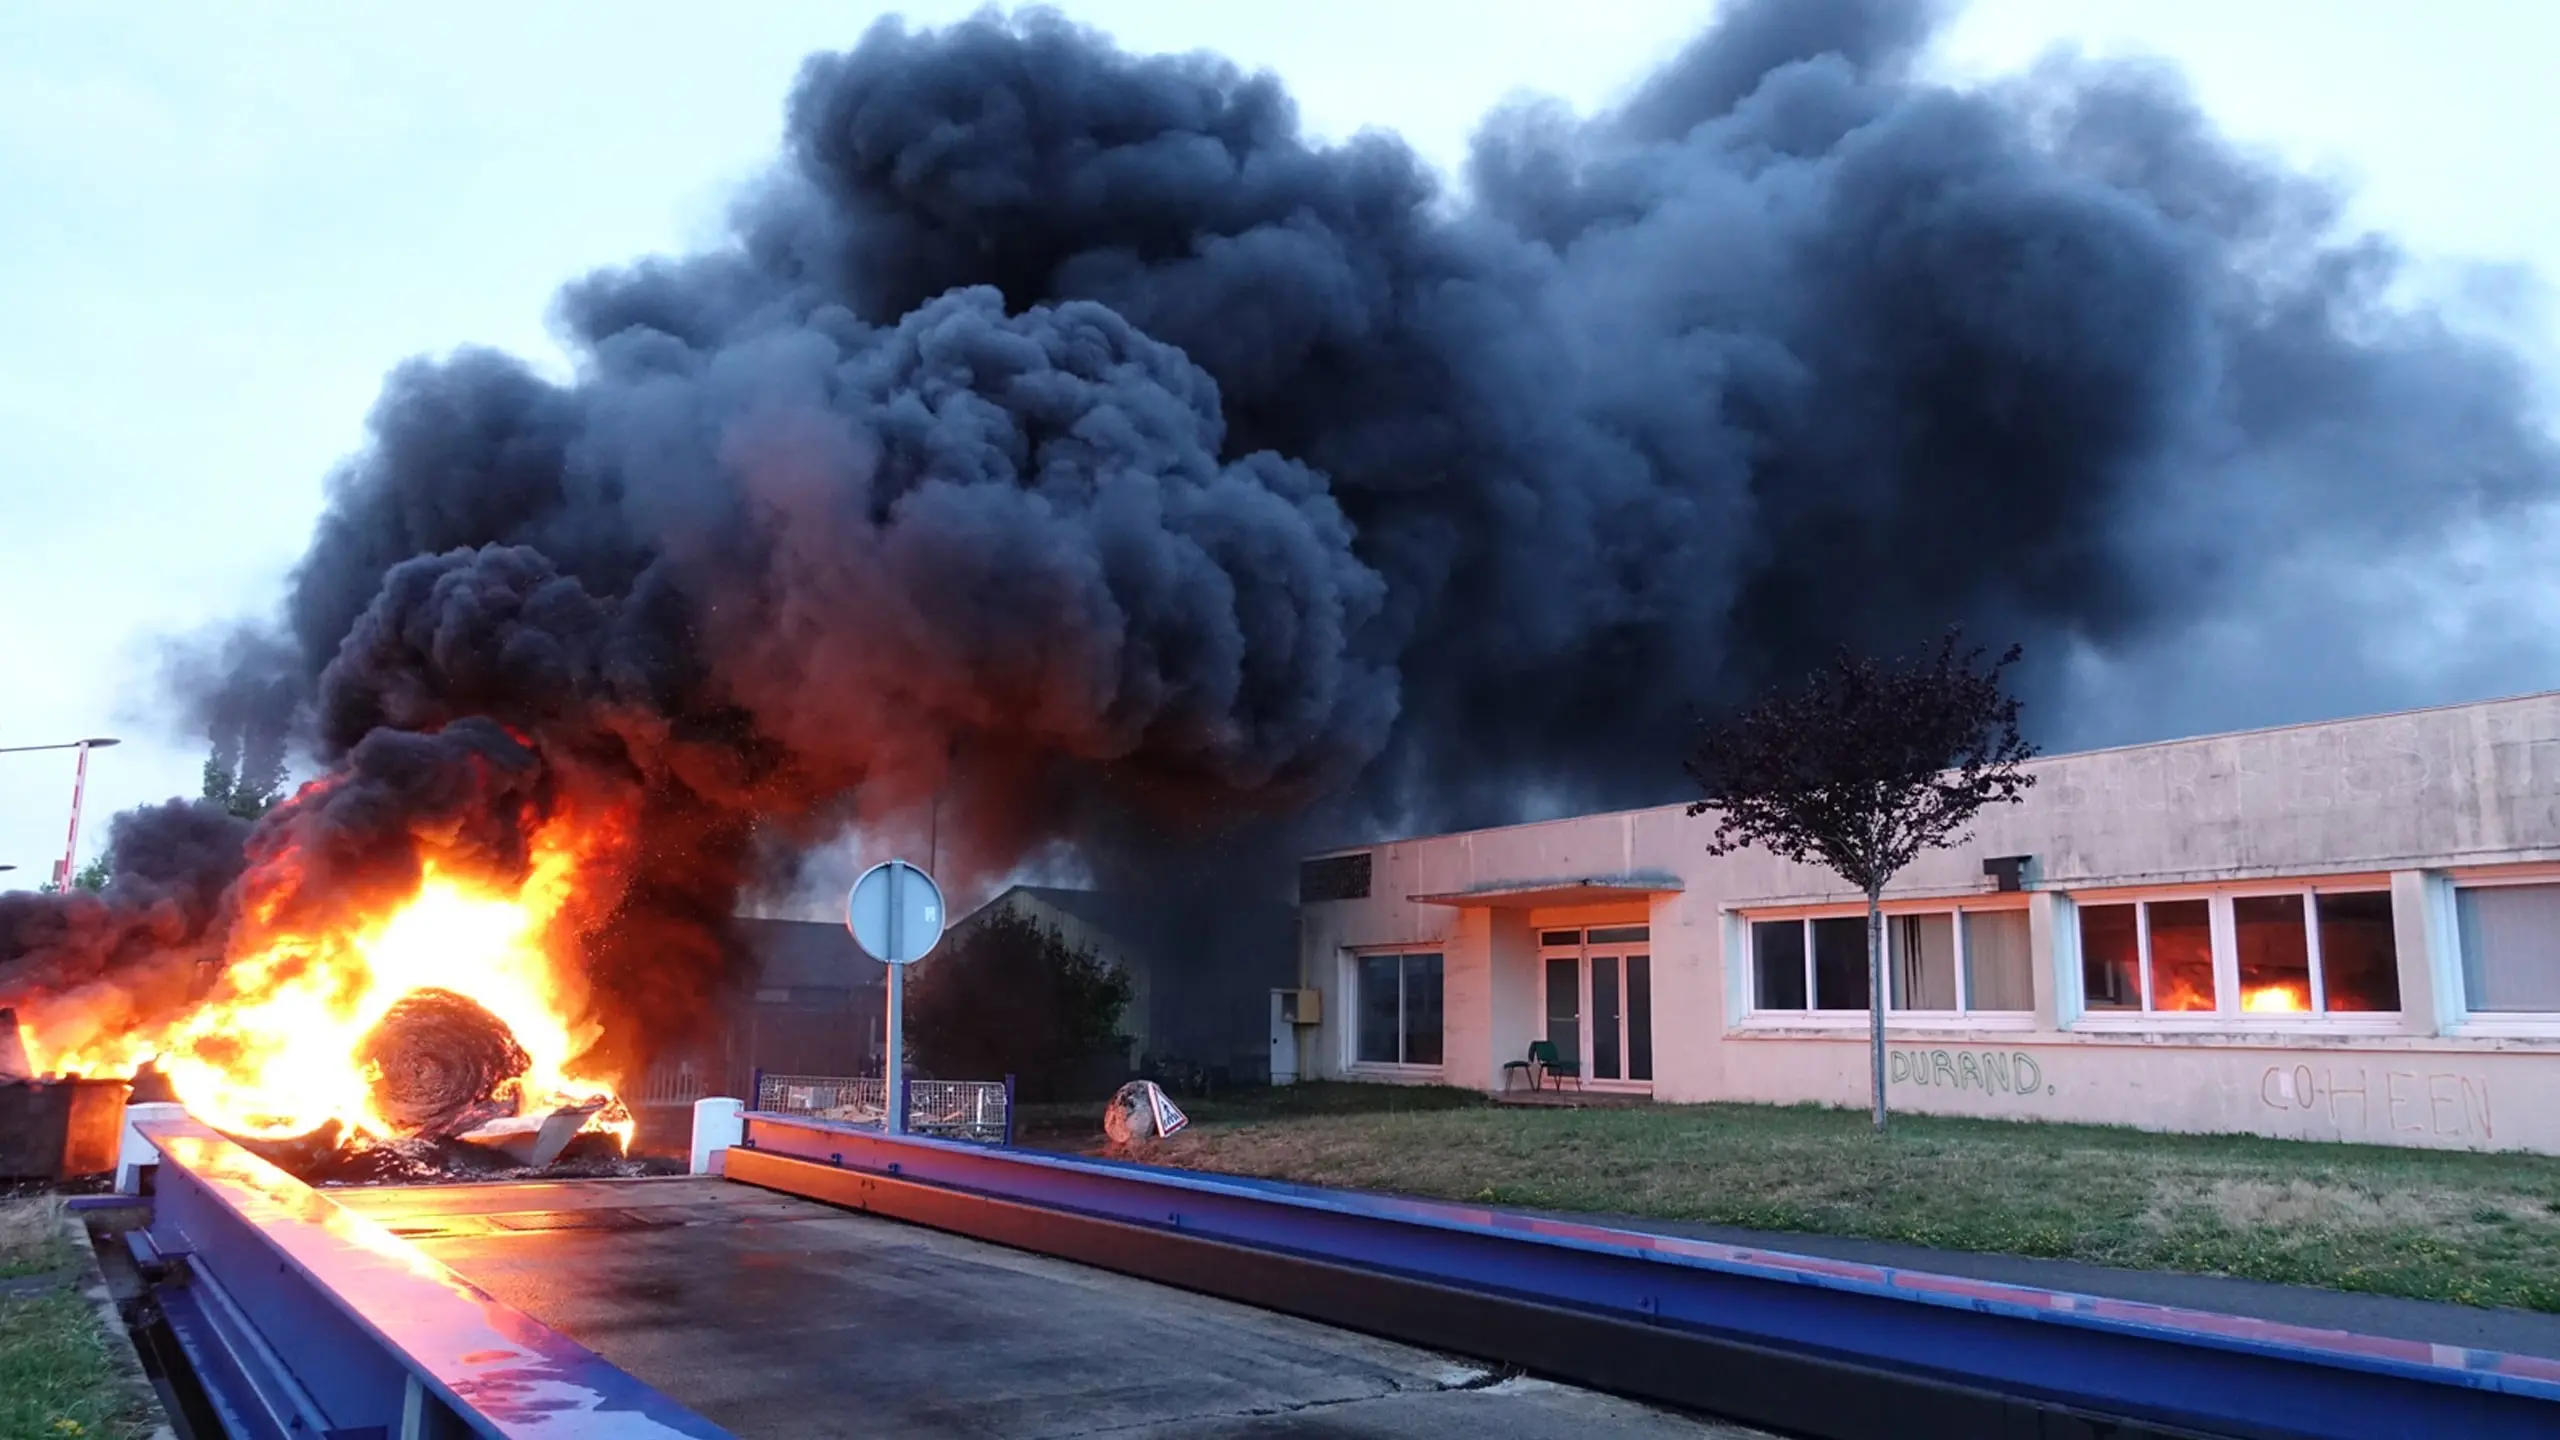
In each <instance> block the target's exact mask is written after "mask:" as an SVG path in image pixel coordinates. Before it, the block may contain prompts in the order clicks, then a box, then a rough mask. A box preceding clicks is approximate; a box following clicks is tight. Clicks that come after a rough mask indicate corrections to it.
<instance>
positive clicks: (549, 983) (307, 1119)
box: [29, 825, 632, 1145]
mask: <svg viewBox="0 0 2560 1440" xmlns="http://www.w3.org/2000/svg"><path fill="white" fill-rule="evenodd" d="M567 829H568V827H566V826H559V825H555V826H553V827H550V828H547V829H546V830H545V831H544V832H543V833H542V834H541V835H538V836H537V837H536V839H535V842H534V846H533V863H532V865H531V866H530V868H529V870H528V873H527V875H526V878H525V880H524V882H523V883H522V884H521V885H519V886H516V887H514V892H513V893H507V891H506V888H505V887H503V886H497V885H492V884H488V883H485V882H480V881H476V880H473V879H470V878H466V877H464V876H461V875H457V874H453V873H448V872H447V871H445V870H443V869H440V868H439V867H438V866H436V865H435V864H434V863H433V862H430V863H429V864H428V865H427V866H426V867H425V869H424V872H423V874H422V876H421V878H420V881H419V884H418V888H417V890H416V891H415V892H414V893H413V894H411V895H410V896H408V897H407V898H406V899H405V900H403V901H401V902H400V903H398V904H396V905H394V906H393V907H391V908H390V909H388V910H387V911H385V912H383V913H381V914H379V915H378V916H374V917H369V918H368V920H366V921H365V922H363V923H360V924H359V925H357V926H355V927H354V928H352V929H350V930H348V931H345V932H343V933H323V934H309V935H305V934H293V933H284V934H274V935H268V936H262V937H261V938H260V940H259V941H258V942H256V945H257V948H254V949H252V950H250V951H248V952H247V953H241V954H235V955H234V956H233V957H232V959H231V962H230V964H229V966H228V967H227V968H226V970H225V971H224V974H223V976H222V979H221V981H220V983H219V984H218V986H217V987H216V988H215V990H214V992H213V993H212V994H211V995H210V996H208V997H207V998H206V999H205V1000H204V1001H202V1002H201V1003H200V1004H198V1005H197V1006H196V1007H195V1008H194V1009H193V1010H191V1011H190V1012H188V1013H187V1014H186V1015H184V1016H183V1017H181V1018H180V1019H178V1020H176V1021H175V1022H173V1023H171V1024H169V1025H167V1026H165V1027H161V1028H159V1029H157V1030H154V1031H150V1032H147V1033H142V1034H130V1033H129V1034H124V1035H113V1036H101V1037H97V1038H96V1039H94V1040H91V1041H89V1042H88V1043H85V1044H82V1045H79V1046H77V1047H74V1048H70V1049H66V1050H63V1051H61V1052H58V1053H47V1051H46V1048H45V1045H44V1038H43V1036H42V1035H40V1034H39V1035H36V1036H34V1037H31V1039H32V1043H31V1044H30V1047H29V1048H30V1051H31V1055H30V1058H31V1059H33V1060H34V1062H35V1065H36V1068H37V1070H38V1071H39V1072H48V1071H50V1072H59V1073H69V1074H89V1075H128V1074H131V1073H132V1072H133V1071H134V1070H135V1069H137V1068H139V1067H140V1065H141V1064H142V1063H143V1062H145V1061H153V1062H156V1063H157V1064H158V1066H159V1068H160V1070H161V1071H162V1072H163V1073H164V1074H166V1075H167V1076H168V1077H169V1080H170V1082H171V1084H172V1085H173V1086H174V1087H175V1089H176V1091H177V1093H178V1096H179V1098H180V1099H181V1100H183V1101H184V1102H185V1103H186V1105H187V1108H188V1109H189V1110H190V1111H191V1112H193V1113H194V1114H195V1115H196V1116H197V1118H199V1119H202V1120H203V1121H205V1122H206V1123H207V1124H210V1125H212V1126H214V1127H215V1128H217V1129H221V1130H226V1131H229V1132H231V1133H234V1134H243V1135H252V1136H262V1137H285V1136H293V1135H303V1134H308V1133H310V1132H311V1131H313V1130H316V1129H318V1128H320V1127H321V1126H322V1125H324V1124H326V1123H327V1122H329V1121H331V1120H335V1121H337V1122H338V1123H339V1125H340V1126H341V1127H343V1128H344V1130H345V1131H347V1132H349V1133H350V1134H363V1135H371V1136H375V1137H389V1136H392V1135H394V1134H396V1133H398V1132H397V1127H395V1126H393V1125H391V1124H389V1123H388V1122H386V1121H385V1120H384V1119H383V1118H382V1116H381V1115H379V1114H377V1113H376V1111H375V1106H374V1098H373V1088H372V1082H373V1079H374V1076H373V1075H372V1074H371V1073H369V1072H368V1069H367V1067H366V1065H365V1063H364V1062H363V1061H361V1060H360V1059H358V1058H357V1052H358V1050H359V1048H360V1047H361V1045H362V1043H363V1040H364V1037H365V1035H366V1033H367V1032H368V1031H370V1030H371V1029H372V1028H373V1027H374V1025H375V1024H376V1023H378V1022H379V1021H380V1020H381V1019H382V1017H383V1015H384V1014H385V1012H387V1011H389V1010H390V1009H391V1007H392V1005H393V1004H394V1003H396V1002H397V1001H398V1000H399V999H400V998H401V997H402V996H404V995H407V994H409V993H411V992H412V991H415V990H419V989H423V988H428V987H435V988H440V989H444V990H450V991H453V992H456V993H458V994H461V995H464V996H467V997H469V998H470V999H471V1000H473V1001H475V1002H477V1003H478V1004H479V1005H481V1006H482V1007H483V1008H485V1009H486V1010H488V1011H489V1012H490V1013H491V1014H493V1015H495V1016H497V1017H498V1019H499V1020H501V1021H503V1022H505V1024H506V1026H507V1028H508V1029H510V1030H511V1031H513V1032H514V1034H515V1038H516V1041H517V1043H518V1044H520V1045H522V1046H523V1047H524V1050H525V1052H526V1054H527V1055H528V1056H529V1057H531V1060H532V1065H531V1068H530V1069H529V1070H528V1071H527V1072H526V1074H525V1075H524V1077H523V1078H522V1080H521V1081H520V1082H518V1085H517V1093H516V1095H515V1099H516V1100H517V1102H518V1109H519V1113H522V1114H527V1115H537V1114H543V1113H548V1112H549V1111H550V1110H552V1109H554V1108H556V1107H559V1106H562V1105H577V1104H587V1103H597V1104H600V1105H601V1106H602V1108H601V1109H599V1110H598V1111H597V1113H596V1114H595V1115H594V1116H593V1117H592V1118H591V1119H590V1120H589V1121H588V1122H587V1125H586V1128H587V1129H589V1130H602V1131H606V1132H608V1133H611V1134H613V1135H614V1136H615V1137H616V1139H617V1141H618V1142H619V1143H622V1144H626V1145H627V1144H628V1142H629V1140H630V1134H631V1129H632V1121H631V1119H630V1116H629V1112H628V1111H627V1110H626V1109H624V1107H623V1106H622V1105H621V1104H620V1103H619V1102H618V1101H617V1100H616V1098H615V1096H614V1094H613V1088H612V1086H611V1085H609V1084H608V1083H606V1082H605V1081H604V1080H602V1079H600V1078H598V1077H596V1076H593V1075H586V1074H581V1073H580V1072H579V1070H578V1068H577V1060H578V1058H579V1057H580V1056H581V1055H583V1054H585V1053H586V1052H587V1050H588V1049H589V1047H590V1046H592V1045H593V1044H594V1042H595V1041H596V1039H597V1038H598V1036H599V1034H600V1027H599V1026H597V1025H596V1024H594V1023H593V1022H591V1021H583V1020H581V1019H579V1018H578V1017H580V1016H581V1015H583V1014H585V1013H586V1011H587V1005H586V1000H587V995H586V992H585V986H584V983H583V981H582V979H581V978H580V977H579V976H578V974H577V971H576V969H575V968H574V967H571V966H565V965H561V964H558V963H556V962H555V961H554V960H553V958H552V956H551V953H550V950H549V948H548V940H549V936H550V932H551V926H552V921H553V920H554V919H555V918H556V917H557V916H558V915H559V913H560V911H561V909H562V907H563V905H564V904H566V903H567V902H568V900H569V899H570V897H571V895H572V892H573V889H574V884H575V881H576V876H577V870H578V865H579V861H580V853H579V850H578V848H577V847H576V846H575V845H574V844H572V843H569V841H568V840H567V839H566V831H567ZM248 909H249V911H250V913H251V915H252V916H253V917H254V918H255V919H256V920H258V921H264V920H268V919H271V918H272V916H273V915H274V913H275V909H276V905H275V897H274V895H273V893H272V892H271V893H270V894H268V895H266V896H262V897H259V898H257V899H253V900H252V901H251V902H250V904H249V906H248Z"/></svg>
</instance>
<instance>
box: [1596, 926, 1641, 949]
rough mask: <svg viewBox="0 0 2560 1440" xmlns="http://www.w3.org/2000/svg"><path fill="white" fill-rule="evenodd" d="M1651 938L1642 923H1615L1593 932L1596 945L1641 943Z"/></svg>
mask: <svg viewBox="0 0 2560 1440" xmlns="http://www.w3.org/2000/svg"><path fill="white" fill-rule="evenodd" d="M1650 938H1652V937H1651V935H1650V934H1649V932H1648V931H1647V929H1646V927H1644V926H1642V925H1614V926H1609V927H1607V928H1604V929H1599V930H1594V931H1592V932H1591V943H1592V944H1594V945H1641V944H1643V943H1644V942H1645V941H1646V940H1648V939H1650Z"/></svg>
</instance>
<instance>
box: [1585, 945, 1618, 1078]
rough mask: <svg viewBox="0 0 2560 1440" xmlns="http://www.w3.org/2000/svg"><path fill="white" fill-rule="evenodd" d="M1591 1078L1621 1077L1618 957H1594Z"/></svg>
mask: <svg viewBox="0 0 2560 1440" xmlns="http://www.w3.org/2000/svg"><path fill="white" fill-rule="evenodd" d="M1591 1078H1592V1079H1594V1080H1615V1079H1617V1078H1618V957H1617V956H1615V955H1594V956H1592V957H1591Z"/></svg>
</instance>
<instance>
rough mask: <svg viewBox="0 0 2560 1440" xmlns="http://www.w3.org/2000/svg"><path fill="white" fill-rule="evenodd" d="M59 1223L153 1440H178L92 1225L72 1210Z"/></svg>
mask: <svg viewBox="0 0 2560 1440" xmlns="http://www.w3.org/2000/svg"><path fill="white" fill-rule="evenodd" d="M55 1220H56V1223H57V1224H59V1225H60V1226H61V1227H62V1238H63V1239H65V1240H67V1241H69V1242H70V1244H71V1248H72V1250H73V1251H74V1252H75V1253H77V1254H78V1255H79V1257H80V1258H79V1268H78V1271H77V1276H76V1278H77V1283H78V1284H79V1286H80V1294H81V1297H82V1298H83V1299H85V1300H87V1301H88V1302H89V1306H90V1308H91V1309H93V1310H95V1311H96V1312H97V1314H98V1324H99V1327H100V1328H102V1329H104V1330H105V1331H106V1332H107V1335H108V1337H109V1343H108V1347H107V1348H108V1351H109V1352H110V1353H111V1354H112V1355H113V1356H114V1357H115V1367H116V1370H117V1372H118V1373H119V1374H121V1375H122V1376H123V1377H124V1380H125V1383H126V1384H127V1385H129V1386H131V1387H133V1389H134V1390H135V1392H136V1393H138V1394H140V1395H141V1396H142V1402H143V1404H144V1405H145V1406H147V1407H149V1413H150V1418H151V1421H152V1426H151V1440H177V1436H178V1432H177V1429H176V1427H175V1426H172V1425H171V1424H170V1423H169V1412H168V1411H166V1410H164V1409H162V1408H161V1405H160V1387H158V1386H156V1385H154V1384H152V1383H151V1374H150V1372H149V1371H147V1370H145V1369H143V1368H142V1352H141V1351H139V1350H136V1349H135V1348H134V1347H133V1332H132V1331H131V1330H130V1329H128V1328H126V1326H125V1323H124V1312H123V1311H121V1310H118V1309H117V1308H116V1298H115V1294H114V1292H113V1291H111V1290H109V1289H108V1288H107V1272H106V1271H104V1270H102V1269H100V1268H99V1266H98V1248H97V1242H96V1241H94V1240H91V1239H90V1238H89V1222H88V1221H86V1220H83V1219H82V1218H81V1216H80V1212H79V1211H77V1210H69V1209H66V1210H64V1211H63V1212H62V1213H61V1214H60V1215H58V1216H57V1217H55Z"/></svg>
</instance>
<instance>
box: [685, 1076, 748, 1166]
mask: <svg viewBox="0 0 2560 1440" xmlns="http://www.w3.org/2000/svg"><path fill="white" fill-rule="evenodd" d="M746 1116H747V1102H746V1101H744V1100H731V1099H727V1098H725V1097H722V1096H717V1095H714V1096H710V1097H707V1098H705V1099H701V1100H696V1101H694V1102H693V1173H694V1174H696V1175H718V1174H721V1173H723V1171H724V1170H725V1169H726V1168H727V1163H726V1161H725V1159H724V1158H723V1157H724V1154H725V1152H726V1151H727V1150H728V1148H729V1147H730V1146H732V1145H735V1144H737V1143H738V1142H739V1141H741V1140H743V1139H745V1138H746V1137H747V1120H746Z"/></svg>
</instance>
